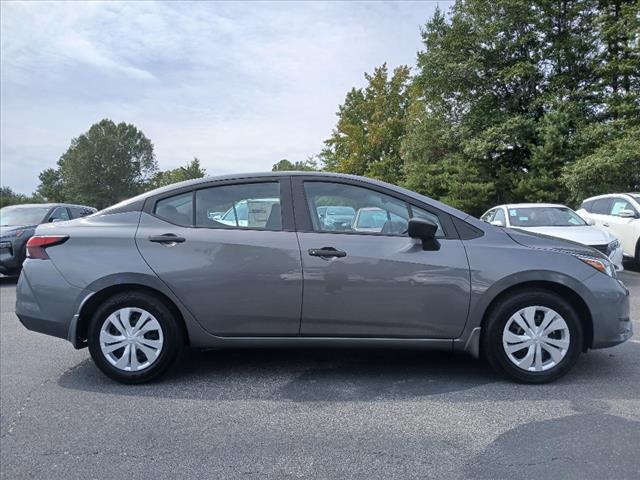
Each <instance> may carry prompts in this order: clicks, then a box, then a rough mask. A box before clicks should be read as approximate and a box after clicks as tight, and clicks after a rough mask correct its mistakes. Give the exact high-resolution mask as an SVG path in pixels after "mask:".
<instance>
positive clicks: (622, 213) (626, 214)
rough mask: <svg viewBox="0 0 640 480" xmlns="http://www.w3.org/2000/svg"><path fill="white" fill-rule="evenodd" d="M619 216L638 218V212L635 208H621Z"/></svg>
mask: <svg viewBox="0 0 640 480" xmlns="http://www.w3.org/2000/svg"><path fill="white" fill-rule="evenodd" d="M618 216H619V217H621V218H636V212H634V211H633V210H620V211H619V212H618Z"/></svg>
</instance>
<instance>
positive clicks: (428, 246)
mask: <svg viewBox="0 0 640 480" xmlns="http://www.w3.org/2000/svg"><path fill="white" fill-rule="evenodd" d="M437 231H438V226H437V225H436V224H435V223H433V222H430V221H429V220H425V219H422V218H412V219H410V220H409V228H408V230H407V233H408V234H409V236H410V237H411V238H417V239H418V240H422V249H423V250H440V242H438V240H437V239H436V232H437Z"/></svg>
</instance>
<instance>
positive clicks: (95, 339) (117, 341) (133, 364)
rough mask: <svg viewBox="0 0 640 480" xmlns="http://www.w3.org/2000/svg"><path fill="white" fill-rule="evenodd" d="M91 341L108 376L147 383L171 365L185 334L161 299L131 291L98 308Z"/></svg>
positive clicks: (92, 325) (125, 380)
mask: <svg viewBox="0 0 640 480" xmlns="http://www.w3.org/2000/svg"><path fill="white" fill-rule="evenodd" d="M88 343H89V352H90V353H91V357H92V358H93V360H94V362H95V363H96V365H97V366H98V368H100V370H102V371H103V372H104V373H105V374H106V375H108V376H109V377H111V378H113V379H114V380H117V381H119V382H122V383H143V382H147V381H149V380H151V379H153V378H155V377H157V376H158V375H160V374H162V373H163V372H164V371H165V370H166V369H167V368H169V366H170V365H171V364H172V363H173V361H174V360H175V359H176V357H177V356H178V354H179V352H180V350H181V348H182V345H183V336H182V330H181V329H180V327H179V324H178V322H177V321H176V319H175V316H174V315H173V313H172V312H171V310H170V309H169V308H167V306H166V305H165V304H164V303H163V302H162V301H161V300H160V299H159V298H157V297H155V296H153V295H149V294H147V293H144V292H131V293H121V294H117V295H114V296H113V297H111V298H109V299H107V300H106V301H105V302H104V303H102V305H100V307H98V309H97V310H96V311H95V313H94V315H93V317H92V319H91V323H90V325H89V331H88Z"/></svg>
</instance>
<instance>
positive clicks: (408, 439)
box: [0, 271, 640, 479]
mask: <svg viewBox="0 0 640 480" xmlns="http://www.w3.org/2000/svg"><path fill="white" fill-rule="evenodd" d="M621 278H622V279H623V281H624V282H625V283H626V284H627V286H628V287H629V288H630V290H631V299H632V315H633V318H634V329H635V331H636V336H635V337H634V338H633V339H632V340H631V341H629V342H627V343H625V344H624V345H621V346H619V347H615V348H612V349H608V350H599V351H593V352H589V353H588V354H587V355H583V356H582V357H581V359H580V361H579V362H578V364H577V365H576V367H575V368H574V369H573V371H572V372H571V373H569V375H568V376H566V377H565V378H563V379H561V380H560V381H558V382H556V383H554V384H550V385H544V386H525V385H517V384H513V383H510V382H509V381H505V380H503V379H502V378H500V377H498V376H496V375H495V374H494V373H493V372H492V371H491V370H490V369H489V368H488V366H486V365H485V364H484V363H481V362H476V361H474V360H471V359H468V358H466V357H464V356H449V355H440V354H439V355H434V354H425V353H421V352H402V351H381V350H360V351H348V350H306V351H305V350H294V351H291V350H289V351H264V350H260V351H217V352H188V353H187V354H185V355H184V356H183V358H182V359H181V361H180V362H179V364H178V365H177V366H176V367H175V368H173V370H172V371H171V373H170V374H169V375H168V376H167V377H165V378H164V379H162V380H161V381H159V382H157V383H154V384H150V385H143V386H123V385H119V384H117V383H114V382H112V381H110V380H109V379H107V378H106V377H104V376H103V375H102V374H100V373H99V372H98V370H97V369H96V367H94V365H93V363H92V362H91V360H90V359H89V354H88V351H87V350H86V349H85V350H79V351H77V350H74V349H73V347H71V345H70V344H68V343H67V342H65V341H63V340H57V339H54V338H50V337H46V336H44V335H39V334H36V333H32V332H28V331H27V330H25V329H24V328H23V327H22V326H21V325H20V324H19V322H18V319H17V318H16V316H15V315H14V313H13V309H14V302H15V280H12V279H7V278H2V279H0V296H1V318H0V387H1V390H0V400H1V404H0V407H1V415H0V434H1V438H0V477H2V478H3V479H4V478H6V479H9V478H11V479H18V478H47V479H55V478H60V479H73V478H78V479H80V478H82V479H89V478H99V479H102V478H117V477H118V476H121V475H127V476H128V478H136V479H143V478H156V479H157V478H187V477H188V476H196V475H197V476H199V477H202V478H220V479H227V478H245V479H253V478H278V479H279V478H354V477H364V478H368V479H378V478H380V479H391V478H420V479H424V478H469V477H470V478H511V479H517V478H532V477H536V476H541V478H576V479H583V478H598V479H600V478H616V479H620V478H638V477H640V456H639V455H638V445H640V273H638V272H631V271H628V272H625V273H623V274H622V275H621Z"/></svg>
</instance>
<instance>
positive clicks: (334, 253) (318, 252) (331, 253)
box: [309, 247, 347, 258]
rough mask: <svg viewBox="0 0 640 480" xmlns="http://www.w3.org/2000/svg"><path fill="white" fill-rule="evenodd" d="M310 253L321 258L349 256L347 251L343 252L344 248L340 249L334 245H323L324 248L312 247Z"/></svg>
mask: <svg viewBox="0 0 640 480" xmlns="http://www.w3.org/2000/svg"><path fill="white" fill-rule="evenodd" d="M309 255H311V256H312V257H321V258H331V257H336V258H342V257H346V256H347V252H343V251H342V250H338V249H337V248H334V247H322V248H310V249H309Z"/></svg>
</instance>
